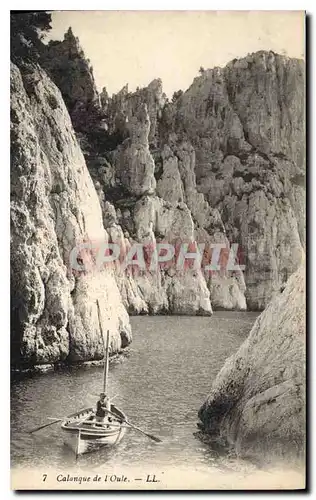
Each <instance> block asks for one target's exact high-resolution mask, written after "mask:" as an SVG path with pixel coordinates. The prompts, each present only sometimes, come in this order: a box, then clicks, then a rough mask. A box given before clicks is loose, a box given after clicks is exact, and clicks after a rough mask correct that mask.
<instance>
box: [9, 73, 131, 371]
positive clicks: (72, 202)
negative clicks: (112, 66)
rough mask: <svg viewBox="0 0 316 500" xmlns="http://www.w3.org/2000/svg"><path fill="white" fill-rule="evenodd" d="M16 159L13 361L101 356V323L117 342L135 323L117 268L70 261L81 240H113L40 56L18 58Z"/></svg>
mask: <svg viewBox="0 0 316 500" xmlns="http://www.w3.org/2000/svg"><path fill="white" fill-rule="evenodd" d="M11 158H12V166H11V273H12V274H11V294H12V297H11V300H12V350H11V352H12V360H13V362H14V363H17V364H23V365H26V366H28V365H35V364H44V363H56V362H59V361H86V360H93V359H101V358H102V356H103V341H102V335H101V327H102V329H103V331H104V332H105V331H106V330H107V329H109V330H110V332H111V350H112V352H116V351H119V350H120V349H121V348H122V347H124V346H126V345H127V344H128V343H129V342H130V340H131V329H130V324H129V318H128V314H127V311H126V309H125V307H124V305H123V303H122V300H121V297H120V293H119V290H118V288H117V284H116V281H115V277H114V274H113V271H111V270H110V269H103V270H101V271H98V272H89V273H88V272H79V271H78V272H74V270H73V266H72V265H71V262H70V255H71V251H72V249H73V248H74V247H75V246H76V245H78V244H81V243H83V242H90V241H92V242H93V241H99V242H102V241H107V239H108V234H107V232H106V231H105V229H104V226H103V223H102V213H101V208H100V204H99V200H98V197H97V194H96V191H95V188H94V186H93V182H92V180H91V177H90V175H89V172H88V170H87V167H86V164H85V160H84V157H83V154H82V152H81V149H80V147H79V145H78V142H77V140H76V136H75V133H74V130H73V127H72V124H71V121H70V118H69V114H68V111H67V109H66V106H65V104H64V102H63V99H62V96H61V93H60V91H59V90H58V89H57V87H56V86H55V84H54V83H53V82H52V81H51V80H50V79H49V78H48V76H47V74H46V73H45V72H44V71H43V70H42V69H41V68H39V67H34V65H33V66H31V65H30V66H27V65H24V66H23V67H22V68H21V70H20V69H19V68H18V67H17V66H15V65H12V66H11ZM79 258H80V259H82V257H80V255H79ZM85 258H86V259H88V260H89V259H92V258H93V256H92V255H91V254H89V252H87V253H86V255H85ZM77 263H80V261H77ZM97 300H98V301H99V305H100V314H98V308H97Z"/></svg>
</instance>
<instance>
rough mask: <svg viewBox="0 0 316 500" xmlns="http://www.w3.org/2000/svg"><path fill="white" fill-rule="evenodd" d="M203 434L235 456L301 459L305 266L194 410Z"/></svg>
mask: <svg viewBox="0 0 316 500" xmlns="http://www.w3.org/2000/svg"><path fill="white" fill-rule="evenodd" d="M199 417H200V419H201V421H202V426H203V429H204V430H205V432H207V433H209V434H210V435H212V436H216V437H218V436H221V437H222V438H224V439H225V440H226V441H228V442H229V443H232V444H234V445H235V446H236V449H237V452H239V453H240V454H243V455H251V454H255V453H256V452H258V451H260V452H262V451H268V452H269V453H271V452H272V451H275V452H276V453H277V454H281V455H284V456H285V457H286V456H287V454H288V453H289V452H291V451H292V452H293V451H294V453H295V454H299V455H300V454H303V452H304V446H305V445H304V443H305V266H304V265H302V266H301V267H300V268H299V270H298V271H297V272H296V273H294V274H293V275H292V276H291V277H290V279H289V280H288V283H287V284H286V286H285V289H284V290H283V292H282V293H280V294H279V295H278V296H276V297H275V298H274V300H273V301H272V302H271V303H270V304H269V306H268V307H267V309H266V310H265V311H264V312H263V313H262V314H261V315H260V316H259V317H258V319H257V320H256V322H255V324H254V326H253V328H252V330H251V332H250V335H249V337H248V339H247V340H246V341H245V342H244V343H243V344H242V346H241V347H240V349H239V351H238V352H237V353H236V354H235V355H233V356H232V357H230V358H229V359H228V360H227V361H226V363H225V365H224V367H223V368H222V370H221V371H220V372H219V374H218V375H217V377H216V380H215V381H214V383H213V386H212V389H211V392H210V394H209V396H208V398H207V400H206V401H205V403H204V405H203V406H202V408H201V409H200V411H199Z"/></svg>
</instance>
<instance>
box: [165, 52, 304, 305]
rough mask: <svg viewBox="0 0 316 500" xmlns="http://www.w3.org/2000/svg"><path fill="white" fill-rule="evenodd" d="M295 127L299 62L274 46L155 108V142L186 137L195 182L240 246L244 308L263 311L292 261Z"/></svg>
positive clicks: (300, 203)
mask: <svg viewBox="0 0 316 500" xmlns="http://www.w3.org/2000/svg"><path fill="white" fill-rule="evenodd" d="M304 123H305V120H304V63H303V61H300V60H296V59H289V58H287V57H283V56H279V55H277V54H274V53H273V52H258V53H255V54H251V55H249V56H247V57H246V58H244V59H240V60H234V61H232V62H231V63H229V64H228V65H227V66H226V67H225V68H215V69H213V70H207V71H205V72H204V73H203V74H202V75H201V76H200V77H197V78H196V79H195V80H194V82H193V84H192V85H191V87H190V88H189V89H188V90H187V91H186V92H185V93H184V94H182V95H181V96H180V97H179V98H178V99H177V100H176V102H175V103H173V104H169V105H168V106H166V107H165V108H164V115H163V118H162V122H161V129H162V136H163V139H164V141H170V130H172V131H175V132H176V134H177V137H178V138H179V137H180V138H181V139H182V140H183V139H184V138H185V139H189V140H190V141H191V143H192V145H193V147H194V149H195V156H196V165H195V173H196V178H197V188H198V190H199V191H200V192H202V193H204V195H205V196H206V199H207V200H208V202H209V203H210V205H211V206H212V207H214V208H217V209H218V211H219V213H220V215H221V218H222V221H223V223H224V226H225V229H226V232H227V236H228V238H229V240H230V241H231V242H238V243H239V245H240V246H241V248H242V251H243V255H244V264H245V266H246V269H245V281H246V285H247V291H246V298H247V304H248V307H249V308H252V309H263V308H264V307H265V306H266V305H267V303H268V302H269V300H270V298H271V297H272V296H273V295H274V293H275V292H277V291H278V290H279V288H280V286H282V284H283V283H284V282H286V280H287V277H288V276H289V275H290V274H291V273H292V272H294V271H295V270H296V269H297V267H298V265H299V263H300V256H301V249H302V246H304V244H305V214H304V206H305V190H304V185H305V167H304V161H305V142H304V141H305V139H304V138H305V130H304ZM171 139H172V140H174V138H173V137H172V136H171Z"/></svg>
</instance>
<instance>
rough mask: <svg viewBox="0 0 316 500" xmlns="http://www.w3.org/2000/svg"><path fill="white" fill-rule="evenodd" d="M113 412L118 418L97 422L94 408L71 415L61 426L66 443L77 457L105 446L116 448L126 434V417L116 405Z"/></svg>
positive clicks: (112, 407) (112, 409) (112, 408)
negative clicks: (124, 421)
mask: <svg viewBox="0 0 316 500" xmlns="http://www.w3.org/2000/svg"><path fill="white" fill-rule="evenodd" d="M111 412H112V413H114V414H115V416H116V418H115V417H114V418H112V419H111V421H107V420H105V422H104V423H100V422H96V421H95V418H94V411H93V409H92V408H87V409H86V410H82V411H81V412H78V413H75V414H73V415H70V416H69V417H67V419H66V420H65V421H64V422H63V423H62V425H61V427H62V430H63V433H64V443H65V444H66V445H67V446H68V447H69V448H70V449H71V450H72V451H73V452H74V453H75V454H76V455H81V454H83V453H89V452H92V451H96V450H97V449H98V448H100V447H103V446H115V445H116V444H118V443H119V442H120V441H121V440H122V438H123V436H124V434H125V432H126V424H124V423H123V420H124V419H125V415H124V413H123V412H121V410H119V409H118V408H117V407H115V406H114V405H112V406H111Z"/></svg>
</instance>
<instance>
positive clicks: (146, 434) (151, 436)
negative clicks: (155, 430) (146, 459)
mask: <svg viewBox="0 0 316 500" xmlns="http://www.w3.org/2000/svg"><path fill="white" fill-rule="evenodd" d="M107 412H108V413H110V415H113V417H115V418H119V417H118V415H115V413H112V412H111V411H110V410H107ZM123 422H124V423H125V424H126V425H129V426H130V427H132V428H133V429H135V430H136V431H138V432H141V433H142V434H144V435H145V436H147V437H149V438H150V439H152V440H153V441H156V443H162V441H161V439H159V438H158V437H156V436H153V435H152V434H148V433H147V432H145V431H143V430H142V429H140V428H139V427H136V425H134V424H132V423H131V422H129V421H128V420H126V419H124V420H123Z"/></svg>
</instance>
